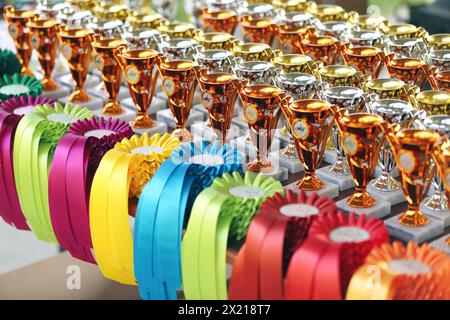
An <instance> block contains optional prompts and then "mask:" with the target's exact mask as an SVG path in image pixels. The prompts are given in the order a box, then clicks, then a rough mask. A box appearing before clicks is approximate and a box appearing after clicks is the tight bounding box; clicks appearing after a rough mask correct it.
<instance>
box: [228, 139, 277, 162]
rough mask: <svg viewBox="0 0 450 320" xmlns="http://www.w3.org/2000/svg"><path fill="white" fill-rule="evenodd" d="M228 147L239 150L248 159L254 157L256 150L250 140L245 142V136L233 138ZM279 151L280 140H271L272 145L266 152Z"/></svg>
mask: <svg viewBox="0 0 450 320" xmlns="http://www.w3.org/2000/svg"><path fill="white" fill-rule="evenodd" d="M230 145H231V146H232V147H235V148H237V149H238V150H239V152H241V153H243V154H244V155H246V156H248V157H249V158H255V157H256V149H255V146H254V145H253V144H252V143H251V141H250V140H247V135H244V136H241V137H238V138H235V139H232V140H230ZM278 150H280V140H278V139H273V140H272V144H271V146H270V150H268V152H269V153H270V152H273V151H278Z"/></svg>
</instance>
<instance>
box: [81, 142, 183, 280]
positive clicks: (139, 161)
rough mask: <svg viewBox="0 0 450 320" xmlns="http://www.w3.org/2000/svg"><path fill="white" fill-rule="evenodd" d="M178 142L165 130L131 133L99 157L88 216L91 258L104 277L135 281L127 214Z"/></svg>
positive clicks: (130, 233)
mask: <svg viewBox="0 0 450 320" xmlns="http://www.w3.org/2000/svg"><path fill="white" fill-rule="evenodd" d="M179 144H180V141H179V139H177V138H173V137H171V136H170V135H169V134H164V135H163V136H160V135H159V134H155V135H153V136H151V137H149V136H148V134H147V133H144V134H143V135H142V136H141V137H140V138H139V137H138V136H137V135H134V136H132V137H131V139H128V138H124V139H123V140H122V141H121V142H119V143H117V144H116V145H115V146H114V148H113V149H111V150H109V151H108V152H107V153H106V154H105V155H104V157H103V158H102V160H101V161H100V164H99V166H98V168H97V171H96V173H95V175H94V179H93V181H92V187H91V197H90V204H89V211H90V212H89V215H90V216H89V217H90V227H91V239H92V245H93V248H94V254H95V259H96V261H97V264H98V266H99V267H100V270H101V272H102V273H103V275H104V276H105V277H106V278H109V279H112V280H115V281H118V282H121V283H124V284H134V285H135V284H136V279H135V276H134V268H133V236H132V232H131V227H130V221H129V214H130V211H132V208H133V206H134V204H135V203H136V202H137V200H138V198H139V197H140V195H141V193H142V190H143V188H144V186H145V185H146V184H147V182H148V181H150V179H152V177H153V175H154V174H155V172H156V170H157V169H158V168H159V166H160V165H161V163H163V162H164V161H165V160H166V159H167V158H169V157H170V155H171V154H172V151H173V150H174V149H176V148H178V146H179ZM168 196H170V195H168Z"/></svg>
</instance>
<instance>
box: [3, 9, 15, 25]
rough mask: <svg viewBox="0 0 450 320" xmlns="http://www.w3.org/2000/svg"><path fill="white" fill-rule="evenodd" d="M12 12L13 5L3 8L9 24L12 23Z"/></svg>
mask: <svg viewBox="0 0 450 320" xmlns="http://www.w3.org/2000/svg"><path fill="white" fill-rule="evenodd" d="M11 12H14V7H13V6H12V5H10V4H8V5H7V6H5V7H3V17H4V18H5V20H6V22H8V23H11V17H10V13H11Z"/></svg>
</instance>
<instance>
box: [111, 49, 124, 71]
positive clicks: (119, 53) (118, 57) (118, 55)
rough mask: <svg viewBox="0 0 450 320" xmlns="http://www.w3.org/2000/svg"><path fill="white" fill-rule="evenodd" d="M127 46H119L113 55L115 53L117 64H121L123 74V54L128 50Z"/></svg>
mask: <svg viewBox="0 0 450 320" xmlns="http://www.w3.org/2000/svg"><path fill="white" fill-rule="evenodd" d="M127 48H128V47H127V45H126V44H121V45H120V46H118V47H117V48H116V49H114V51H113V53H114V57H115V58H116V61H117V63H118V64H119V66H120V68H121V69H122V71H123V72H125V68H126V65H125V62H124V60H123V52H124V51H125V50H127Z"/></svg>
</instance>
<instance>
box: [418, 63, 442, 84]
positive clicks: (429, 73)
mask: <svg viewBox="0 0 450 320" xmlns="http://www.w3.org/2000/svg"><path fill="white" fill-rule="evenodd" d="M422 71H423V72H424V73H425V76H426V77H427V79H428V82H429V83H430V85H431V88H432V89H433V90H439V84H438V82H437V80H436V73H437V72H438V68H437V67H436V66H430V65H428V64H424V65H423V66H422Z"/></svg>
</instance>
